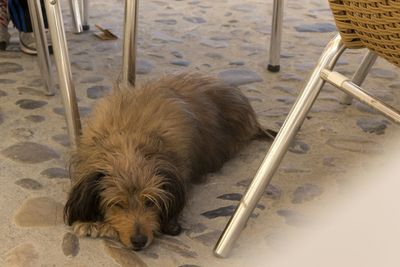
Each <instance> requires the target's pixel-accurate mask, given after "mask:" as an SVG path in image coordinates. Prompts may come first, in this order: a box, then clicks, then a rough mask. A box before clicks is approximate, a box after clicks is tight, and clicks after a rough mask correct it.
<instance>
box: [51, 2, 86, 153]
mask: <svg viewBox="0 0 400 267" xmlns="http://www.w3.org/2000/svg"><path fill="white" fill-rule="evenodd" d="M45 7H46V13H47V19H48V22H49V29H50V35H51V40H52V43H53V50H54V58H55V62H56V66H57V72H58V80H59V83H60V91H61V96H62V99H63V104H64V110H65V118H66V121H67V128H68V133H69V137H70V141H71V145H72V146H75V145H76V143H77V138H78V136H79V134H80V131H81V123H80V119H79V111H78V105H77V101H76V95H75V87H74V83H73V80H72V73H71V65H70V61H69V56H68V48H67V44H66V38H65V32H64V23H63V20H62V16H61V8H60V4H59V0H45Z"/></svg>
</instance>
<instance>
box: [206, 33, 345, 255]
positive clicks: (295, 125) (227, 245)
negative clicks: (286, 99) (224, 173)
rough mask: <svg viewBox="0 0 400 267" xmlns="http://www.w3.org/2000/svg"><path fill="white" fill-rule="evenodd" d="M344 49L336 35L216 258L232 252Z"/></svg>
mask: <svg viewBox="0 0 400 267" xmlns="http://www.w3.org/2000/svg"><path fill="white" fill-rule="evenodd" d="M344 50H345V47H344V45H343V43H342V42H341V38H340V36H339V35H336V36H335V37H334V38H333V39H332V40H331V41H330V42H329V44H328V45H327V47H326V48H325V51H324V52H323V54H322V56H321V58H320V59H319V61H318V65H317V67H316V68H315V69H314V71H313V73H312V75H311V77H310V79H309V80H308V83H307V84H306V86H305V88H304V89H303V91H302V93H301V94H300V96H299V97H298V98H297V101H296V103H295V104H294V106H293V107H292V109H291V111H290V113H289V115H288V117H287V118H286V120H285V123H284V124H283V126H282V128H281V129H280V131H279V133H278V135H277V137H276V139H275V141H274V142H273V143H272V145H271V148H270V149H269V151H268V153H267V155H266V156H265V158H264V161H263V162H262V164H261V166H260V168H259V169H258V171H257V174H256V175H255V177H254V179H253V181H252V182H251V184H250V186H249V188H248V189H247V191H246V193H245V194H244V196H243V197H242V199H241V201H240V203H239V205H238V207H237V209H236V211H235V213H234V214H233V216H232V217H231V219H230V220H229V222H228V224H227V225H226V227H225V230H224V232H223V233H222V235H221V236H220V238H219V240H218V242H217V244H216V246H215V248H214V254H215V255H216V256H218V257H226V256H227V255H228V253H229V252H230V250H231V248H232V246H233V244H234V242H235V241H236V239H237V238H238V237H239V235H240V233H241V231H242V230H243V228H244V227H245V225H246V223H247V220H248V219H249V217H250V215H251V213H252V212H253V210H254V208H255V206H256V204H257V202H258V201H259V200H260V198H261V196H262V194H263V192H264V190H265V188H266V187H267V186H268V184H269V182H270V181H271V179H272V176H273V175H274V173H275V171H276V170H277V169H278V167H279V164H280V162H281V160H282V158H283V156H284V155H285V153H286V151H287V149H288V147H289V145H290V143H291V142H292V140H293V138H294V136H295V135H296V133H297V131H298V129H300V126H301V125H302V123H303V121H304V119H305V117H306V115H307V113H308V111H309V110H310V109H311V106H312V104H313V103H314V101H315V99H316V98H317V96H318V94H319V92H320V90H321V88H322V86H323V85H324V81H323V80H322V79H321V78H320V72H321V70H323V69H332V68H333V67H334V65H335V64H336V61H337V59H338V58H339V57H340V55H341V54H342V53H343V51H344Z"/></svg>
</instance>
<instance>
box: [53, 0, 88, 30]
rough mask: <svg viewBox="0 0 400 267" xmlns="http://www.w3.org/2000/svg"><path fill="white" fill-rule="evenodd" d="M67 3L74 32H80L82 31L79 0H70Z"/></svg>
mask: <svg viewBox="0 0 400 267" xmlns="http://www.w3.org/2000/svg"><path fill="white" fill-rule="evenodd" d="M56 1H57V0H56ZM69 5H70V8H71V13H72V22H73V24H74V28H75V33H81V32H83V26H82V16H81V11H80V8H81V7H80V3H79V0H70V1H69Z"/></svg>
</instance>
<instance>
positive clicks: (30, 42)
mask: <svg viewBox="0 0 400 267" xmlns="http://www.w3.org/2000/svg"><path fill="white" fill-rule="evenodd" d="M46 37H47V43H48V44H49V43H50V41H49V39H50V38H49V37H48V32H47V31H46ZM19 44H20V49H21V51H22V52H24V53H25V54H28V55H37V49H36V40H35V35H34V34H33V32H20V33H19ZM48 48H49V53H50V54H53V46H52V45H51V44H49V45H48Z"/></svg>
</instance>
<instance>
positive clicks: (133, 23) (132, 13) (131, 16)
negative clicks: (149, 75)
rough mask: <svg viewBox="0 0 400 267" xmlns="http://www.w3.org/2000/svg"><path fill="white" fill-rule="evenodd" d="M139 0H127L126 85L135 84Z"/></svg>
mask: <svg viewBox="0 0 400 267" xmlns="http://www.w3.org/2000/svg"><path fill="white" fill-rule="evenodd" d="M138 2H139V1H138V0H125V21H124V48H123V55H122V83H123V84H124V85H129V84H131V85H135V79H136V31H137V14H138V5H139V3H138Z"/></svg>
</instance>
